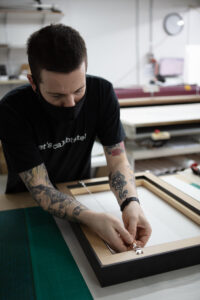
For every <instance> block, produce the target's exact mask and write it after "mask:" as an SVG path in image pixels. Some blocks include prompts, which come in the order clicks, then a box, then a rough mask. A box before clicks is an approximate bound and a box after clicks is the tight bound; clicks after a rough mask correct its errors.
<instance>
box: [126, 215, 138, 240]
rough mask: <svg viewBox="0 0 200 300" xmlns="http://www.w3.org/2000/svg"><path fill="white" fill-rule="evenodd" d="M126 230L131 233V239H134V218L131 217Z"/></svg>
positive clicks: (135, 231) (135, 225) (135, 230)
mask: <svg viewBox="0 0 200 300" xmlns="http://www.w3.org/2000/svg"><path fill="white" fill-rule="evenodd" d="M127 229H128V232H129V233H130V234H131V236H132V237H133V240H135V238H136V234H137V223H136V222H135V220H134V219H132V220H131V221H130V222H129V225H128V228H127Z"/></svg>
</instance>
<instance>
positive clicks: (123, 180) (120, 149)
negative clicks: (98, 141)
mask: <svg viewBox="0 0 200 300" xmlns="http://www.w3.org/2000/svg"><path fill="white" fill-rule="evenodd" d="M104 149H105V154H106V157H107V162H108V169H109V183H110V188H111V190H112V191H113V193H114V194H115V195H116V197H117V200H118V202H119V204H120V205H121V203H122V202H123V201H124V200H125V199H126V198H127V197H132V196H137V192H136V187H135V178H134V174H133V170H132V169H131V166H130V164H129V162H128V160H127V157H126V154H125V147H124V143H123V142H121V143H119V144H115V145H113V146H105V148H104Z"/></svg>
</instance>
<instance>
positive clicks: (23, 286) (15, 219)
mask: <svg viewBox="0 0 200 300" xmlns="http://www.w3.org/2000/svg"><path fill="white" fill-rule="evenodd" d="M0 299H1V300H14V299H15V300H33V299H35V297H34V286H33V278H32V269H31V260H30V253H29V247H28V237H27V231H26V226H25V215H24V211H23V210H22V209H18V210H9V211H2V212H0Z"/></svg>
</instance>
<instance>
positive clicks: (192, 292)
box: [0, 169, 200, 300]
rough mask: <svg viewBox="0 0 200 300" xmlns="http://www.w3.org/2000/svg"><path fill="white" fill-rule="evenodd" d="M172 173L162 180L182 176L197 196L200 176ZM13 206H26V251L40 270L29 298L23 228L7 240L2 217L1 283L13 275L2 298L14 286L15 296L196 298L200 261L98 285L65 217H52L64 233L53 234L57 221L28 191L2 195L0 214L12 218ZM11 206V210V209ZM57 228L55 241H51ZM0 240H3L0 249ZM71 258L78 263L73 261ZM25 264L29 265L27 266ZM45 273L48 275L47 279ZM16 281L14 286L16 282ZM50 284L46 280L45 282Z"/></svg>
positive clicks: (10, 296)
mask: <svg viewBox="0 0 200 300" xmlns="http://www.w3.org/2000/svg"><path fill="white" fill-rule="evenodd" d="M171 176H172V177H170V176H167V177H166V176H164V177H163V179H164V180H165V179H166V181H168V178H169V177H170V178H172V180H173V178H175V179H177V180H179V181H180V180H181V181H182V182H183V183H184V182H186V190H184V193H187V186H188V184H193V185H194V186H193V188H195V189H196V190H195V195H197V197H198V192H199V195H200V189H198V188H199V187H200V179H199V177H197V176H195V175H193V174H192V173H191V170H190V169H188V170H186V171H184V172H181V173H179V174H177V175H171ZM62 186H63V185H62ZM181 188H182V187H181ZM184 189H185V188H184ZM188 190H189V189H188ZM195 197H196V196H195ZM24 199H25V201H24ZM199 200H200V197H199ZM16 208H17V211H18V212H20V211H21V210H20V209H19V208H21V209H22V210H23V209H24V208H25V210H26V211H25V219H26V222H27V224H28V229H27V230H28V232H29V238H31V248H30V249H29V251H31V253H32V256H33V258H34V259H35V262H38V269H37V268H36V269H35V270H34V276H35V277H36V278H37V280H36V281H35V283H34V284H35V286H36V292H37V293H38V294H37V298H35V294H34V293H33V294H32V297H30V295H31V292H30V291H29V296H28V297H27V294H25V293H23V292H22V291H23V288H24V287H25V284H26V287H27V286H28V281H30V280H31V278H27V276H26V282H22V278H23V272H25V271H27V270H25V269H24V268H25V265H26V264H24V263H23V259H26V255H28V254H27V252H26V250H25V249H21V250H20V249H19V247H18V239H22V237H23V234H25V233H23V232H22V233H21V234H20V235H18V236H17V230H16V232H13V236H12V240H9V239H7V244H6V238H7V237H6V232H7V231H8V230H9V228H7V227H5V224H6V223H5V222H3V220H2V218H0V220H1V222H0V224H1V225H0V226H1V246H0V249H1V259H3V260H4V261H1V270H0V277H1V281H0V282H1V284H2V283H5V276H6V275H7V276H8V274H9V275H10V276H11V277H12V280H13V282H8V283H7V287H8V288H9V291H8V294H7V297H3V294H1V291H3V289H2V286H0V295H1V297H0V298H1V299H4V300H9V299H14V298H15V295H13V294H12V289H13V291H15V292H18V298H17V299H20V300H23V299H41V300H45V299H48V300H51V299H59V300H61V299H92V298H93V299H109V300H110V299H115V300H121V299H124V300H125V299H134V300H135V299H136V300H137V299H138V300H151V299H155V297H157V298H163V299H165V300H169V299H170V300H171V299H177V297H181V299H182V300H188V299H190V300H199V295H200V265H195V266H191V267H187V268H183V269H178V270H175V271H170V272H167V273H162V274H157V275H154V276H149V277H144V278H141V279H137V280H131V281H128V282H124V283H120V284H116V285H112V286H108V287H104V288H102V287H101V286H100V284H99V282H98V280H97V278H96V276H95V274H94V272H93V270H92V268H91V265H90V264H89V262H88V260H87V259H86V256H85V254H84V252H83V250H82V247H81V246H80V244H79V242H78V240H77V238H76V236H75V235H74V233H73V231H72V228H71V226H70V224H69V223H68V221H66V220H61V219H58V218H55V219H54V220H55V222H56V224H57V226H58V228H59V231H60V232H61V233H62V236H60V234H58V233H57V231H58V229H55V222H54V220H53V218H52V217H51V216H50V215H49V214H47V213H45V212H43V211H42V210H41V209H40V208H38V207H37V205H36V203H35V202H34V201H33V200H32V199H31V197H30V196H29V194H23V195H22V194H16V195H14V197H13V195H10V196H8V195H7V196H5V195H2V196H0V210H1V213H0V216H1V217H2V212H3V210H4V213H5V215H6V214H8V215H9V212H10V213H11V214H10V223H12V220H13V217H14V214H15V212H16ZM13 209H15V210H14V211H13ZM12 214H13V216H12ZM17 218H18V222H21V223H23V222H22V219H23V216H21V218H19V216H18V217H17ZM45 222H47V223H45ZM47 224H48V226H47ZM11 225H12V224H11ZM22 225H23V224H21V226H22ZM8 227H9V226H8ZM22 228H23V226H22ZM55 231H56V240H54V237H55ZM4 233H5V235H4V239H2V234H4ZM15 233H16V235H15ZM61 237H63V238H62V239H64V241H65V242H66V246H64V245H62V246H63V247H65V249H64V252H63V248H62V247H60V248H59V245H60V244H62V243H63V240H62V241H61ZM2 241H5V243H4V246H3V248H2ZM24 242H26V241H24ZM8 243H10V244H8ZM12 246H13V247H12ZM6 247H7V248H6ZM45 249H46V251H45ZM6 250H7V251H10V254H12V256H10V257H9V258H8V260H7V261H6ZM19 250H20V251H24V255H23V256H21V258H20V264H19V265H17V262H18V261H17V255H19V253H17V251H19ZM2 251H3V252H2ZM2 254H3V255H2ZM15 255H16V257H15ZM65 255H66V256H67V260H64V262H63V260H62V258H63V256H65ZM72 256H73V257H72ZM55 259H56V261H55ZM74 261H75V262H76V264H75V262H74ZM6 262H7V263H9V265H8V268H7V269H6V271H7V273H6V272H5V273H2V270H3V268H5V263H6ZM46 262H48V263H49V262H50V264H49V265H48V266H46V265H45V263H46ZM3 263H4V264H3ZM68 265H69V266H68ZM65 266H68V267H67V269H66V270H64V268H65ZM77 266H78V268H77ZM26 267H27V266H26ZM28 267H29V268H30V266H28ZM17 268H18V269H17ZM68 270H69V272H68ZM4 271H5V269H4ZM19 271H20V276H21V277H20V276H19V278H17V277H16V275H19ZM15 272H16V273H15ZM51 272H54V275H55V278H53V280H55V281H54V282H53V283H51V281H50V280H51V279H52V278H51V276H50V273H51ZM45 278H47V281H46V282H45ZM20 280H21V281H20ZM48 280H49V283H48ZM17 283H18V286H16V284H17ZM48 284H50V285H49V286H48ZM62 285H63V286H65V291H64V292H63V293H61V292H60V291H59V287H60V286H62ZM38 295H39V296H38ZM13 297H14V298H13ZM55 297H57V298H55ZM67 297H68V298H67Z"/></svg>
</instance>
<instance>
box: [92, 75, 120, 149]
mask: <svg viewBox="0 0 200 300" xmlns="http://www.w3.org/2000/svg"><path fill="white" fill-rule="evenodd" d="M99 107H100V113H99V122H98V129H97V136H98V138H99V140H100V141H101V143H102V145H103V146H111V145H114V144H117V143H120V142H121V141H123V140H124V139H125V132H124V129H123V126H122V124H121V121H120V106H119V102H118V99H117V96H116V94H115V92H114V89H113V86H112V84H111V83H109V82H107V81H106V83H105V86H104V89H103V92H102V94H101V99H100V106H99Z"/></svg>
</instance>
